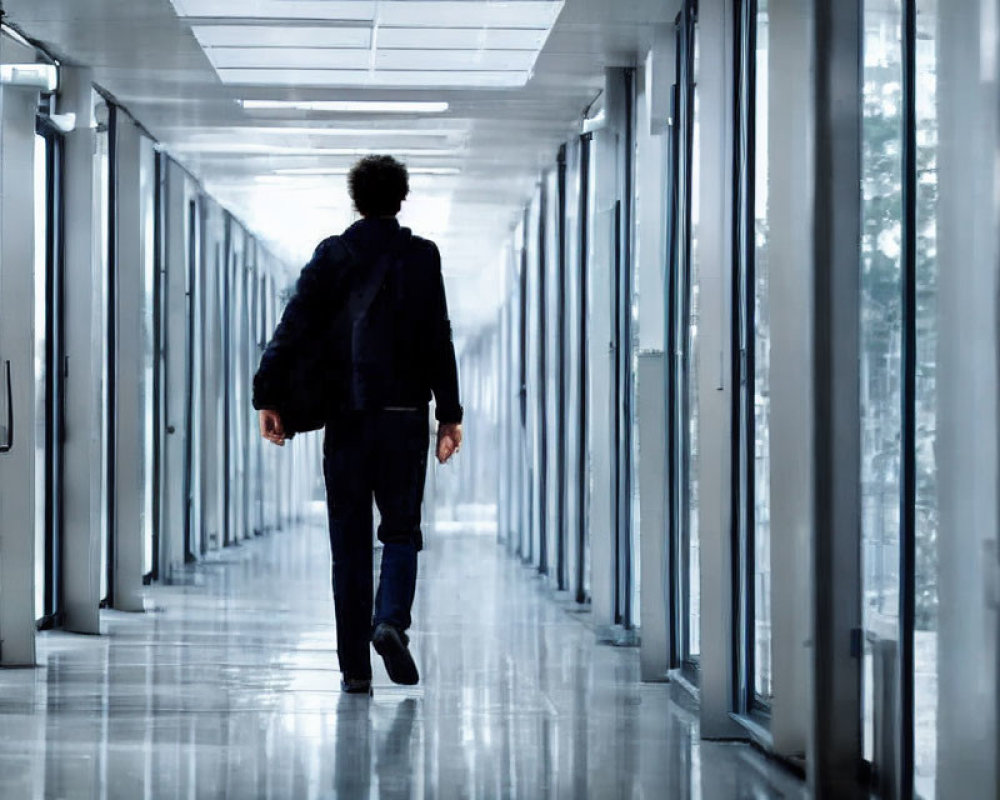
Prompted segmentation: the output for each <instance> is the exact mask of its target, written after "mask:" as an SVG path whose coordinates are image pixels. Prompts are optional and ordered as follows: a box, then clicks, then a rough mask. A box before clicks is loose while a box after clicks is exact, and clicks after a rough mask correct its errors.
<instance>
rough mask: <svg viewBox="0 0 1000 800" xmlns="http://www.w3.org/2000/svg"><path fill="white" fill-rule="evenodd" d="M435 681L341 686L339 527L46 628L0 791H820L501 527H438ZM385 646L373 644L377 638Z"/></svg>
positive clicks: (2, 695) (56, 794)
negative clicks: (620, 634)
mask: <svg viewBox="0 0 1000 800" xmlns="http://www.w3.org/2000/svg"><path fill="white" fill-rule="evenodd" d="M421 568H422V572H421V579H420V584H419V587H418V596H417V602H416V607H415V626H414V629H413V630H412V631H411V634H412V640H413V643H412V647H413V650H414V653H415V656H416V658H417V662H418V664H419V666H420V668H421V673H422V682H421V684H420V685H419V686H417V687H413V688H407V689H404V688H402V687H397V686H394V685H392V684H391V683H389V681H388V679H387V678H386V676H385V672H384V670H383V668H382V665H381V663H379V662H378V659H377V656H376V657H375V659H376V662H375V695H374V697H373V698H371V699H368V698H366V697H363V696H361V697H359V696H356V695H351V696H347V695H342V694H341V693H340V691H339V683H340V675H339V673H338V672H337V660H336V650H335V647H336V643H335V638H334V629H333V622H332V620H333V609H332V601H331V599H330V590H329V585H328V575H329V562H328V555H327V544H326V532H325V529H324V528H323V526H322V524H321V523H319V522H317V523H314V524H310V525H306V526H303V527H302V528H301V529H298V530H295V531H288V532H282V533H278V534H274V535H271V536H268V537H265V538H262V539H259V540H256V541H254V542H251V543H248V544H244V545H241V546H240V547H237V548H233V549H229V550H226V551H224V552H223V553H221V554H220V555H219V557H218V558H217V559H216V560H212V561H209V562H204V563H202V564H198V565H193V566H191V567H189V568H187V569H186V570H185V572H184V574H183V580H182V581H181V582H179V583H178V584H175V585H172V586H155V587H151V588H150V589H149V590H148V595H147V606H148V609H149V610H148V611H147V613H146V614H137V615H126V614H120V613H116V612H105V614H104V627H105V630H106V635H104V636H101V637H78V636H73V635H70V634H65V633H60V632H54V633H47V634H43V635H41V636H40V653H41V656H40V658H41V660H42V661H43V664H42V666H40V667H39V668H38V669H35V670H11V671H5V672H0V798H4V800H7V798H10V799H11V800H20V799H21V798H41V797H49V798H123V800H124V799H126V798H127V800H137V799H138V798H241V799H243V798H296V799H297V800H298V799H300V798H301V799H303V800H306V799H308V798H341V799H342V800H353V799H354V798H410V799H414V800H416V799H419V798H526V799H527V800H536V799H537V798H573V800H577V799H581V800H582V799H583V798H600V799H603V798H670V799H673V798H678V799H680V800H683V799H684V798H705V800H716V799H718V800H729V798H734V799H735V798H740V799H741V800H742V799H743V798H771V797H791V798H802V797H804V796H805V789H804V788H803V785H802V783H801V782H800V781H798V780H797V779H795V778H794V777H791V776H789V775H788V774H787V773H786V772H785V771H784V770H783V769H781V768H779V767H777V766H775V765H774V764H772V763H771V762H769V761H768V760H767V759H765V758H764V757H763V756H761V755H760V754H759V753H757V752H756V751H754V750H752V749H751V748H750V747H748V746H746V745H741V744H722V743H711V742H702V741H700V739H699V738H698V723H697V716H696V714H695V713H694V712H693V709H692V707H691V703H690V701H689V700H688V699H687V697H686V695H684V693H683V692H682V691H680V690H678V689H676V688H672V687H670V686H667V685H662V684H658V685H649V684H641V683H639V682H638V674H639V666H638V654H637V653H636V651H635V650H634V649H622V648H610V647H605V646H598V645H596V644H595V643H594V636H593V634H592V633H591V631H590V630H589V629H587V627H586V626H584V625H583V624H581V622H580V621H579V619H578V615H574V614H571V613H568V612H567V610H566V609H564V608H562V607H560V606H559V605H558V604H557V603H555V602H552V601H551V600H550V599H548V597H547V596H546V593H545V590H544V589H542V588H541V587H540V586H539V584H538V582H537V580H536V579H535V578H533V577H532V575H531V574H530V572H529V571H527V570H525V569H523V568H522V567H520V566H519V565H518V564H516V563H515V562H513V561H512V560H510V559H509V558H508V557H507V556H506V555H504V553H503V551H502V550H501V549H500V548H499V547H497V546H496V545H495V544H494V542H493V540H492V538H491V537H484V536H481V535H462V534H454V533H453V534H448V535H444V534H441V535H436V534H432V535H430V536H429V537H428V549H427V550H426V551H425V553H424V554H423V555H422V561H421ZM373 656H374V654H373Z"/></svg>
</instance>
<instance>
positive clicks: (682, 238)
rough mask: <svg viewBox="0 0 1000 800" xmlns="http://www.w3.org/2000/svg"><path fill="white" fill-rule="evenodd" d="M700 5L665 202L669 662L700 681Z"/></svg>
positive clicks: (690, 6) (690, 37)
mask: <svg viewBox="0 0 1000 800" xmlns="http://www.w3.org/2000/svg"><path fill="white" fill-rule="evenodd" d="M697 13H698V9H697V2H696V1H695V0H687V1H686V2H685V4H684V7H683V9H682V10H681V13H680V14H678V15H677V21H676V23H675V35H676V67H675V75H676V76H677V83H676V84H675V85H674V88H673V97H672V101H671V102H672V114H671V118H672V125H671V131H670V143H669V147H670V153H669V161H670V170H671V176H672V180H671V181H670V184H669V185H670V187H671V189H670V191H671V195H670V197H669V198H668V200H669V202H668V219H667V231H668V258H669V264H668V266H669V273H668V276H669V280H668V282H667V283H668V288H667V292H668V297H667V309H668V313H667V315H666V316H667V339H666V340H667V347H668V350H669V352H670V354H671V361H670V365H669V369H668V376H667V382H668V386H667V414H668V422H667V431H668V440H667V441H668V448H669V452H668V459H667V463H668V480H669V483H670V485H669V486H668V487H667V494H668V496H669V498H670V548H669V562H670V563H669V564H668V565H667V567H668V574H669V575H670V580H671V591H670V595H671V614H670V618H671V630H670V631H669V633H670V643H671V663H672V664H673V666H674V667H676V668H680V669H681V670H682V671H683V672H684V674H685V675H686V676H687V678H688V679H689V680H692V681H695V682H696V681H697V679H698V659H699V654H700V651H701V646H700V639H699V625H700V602H699V601H700V578H699V574H700V573H699V547H698V382H697V376H698V274H697V239H698V156H699V153H698V93H697V83H696V69H697V61H698V59H697V48H698V42H697V24H698V23H697Z"/></svg>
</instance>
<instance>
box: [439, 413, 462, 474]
mask: <svg viewBox="0 0 1000 800" xmlns="http://www.w3.org/2000/svg"><path fill="white" fill-rule="evenodd" d="M461 447H462V426H461V425H460V424H457V423H452V424H448V425H438V446H437V460H438V461H439V462H441V463H442V464H446V463H448V459H450V458H451V457H452V456H453V455H455V453H457V452H458V451H459V450H460V449H461Z"/></svg>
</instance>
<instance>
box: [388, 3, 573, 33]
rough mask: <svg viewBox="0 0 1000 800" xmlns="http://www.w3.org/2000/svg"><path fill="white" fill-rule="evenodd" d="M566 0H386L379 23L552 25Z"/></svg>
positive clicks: (450, 25)
mask: <svg viewBox="0 0 1000 800" xmlns="http://www.w3.org/2000/svg"><path fill="white" fill-rule="evenodd" d="M562 7H563V0H507V2H474V1H472V2H470V0H383V2H380V3H379V4H378V7H377V10H378V14H377V19H378V22H379V24H380V25H388V26H400V27H430V28H434V27H442V28H542V29H546V30H547V29H549V28H551V27H552V24H553V23H554V22H555V21H556V18H557V17H558V16H559V12H560V11H562Z"/></svg>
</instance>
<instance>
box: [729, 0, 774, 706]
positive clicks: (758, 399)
mask: <svg viewBox="0 0 1000 800" xmlns="http://www.w3.org/2000/svg"><path fill="white" fill-rule="evenodd" d="M767 23H768V5H767V0H744V2H743V3H742V4H741V6H740V17H739V36H738V39H737V42H738V48H737V75H738V83H737V92H738V105H737V108H738V112H737V125H738V127H737V141H736V154H737V174H736V185H735V197H736V200H735V204H734V207H735V211H736V213H735V220H734V225H735V231H736V253H735V263H736V269H735V271H734V286H733V294H734V297H735V303H734V319H733V352H734V354H736V357H734V359H733V371H734V375H733V379H734V385H735V386H737V387H738V391H737V392H735V393H734V398H733V400H734V404H735V406H734V409H733V421H734V445H735V446H734V448H733V455H734V463H733V478H734V481H735V487H734V489H735V491H734V496H733V500H734V515H733V521H734V526H735V527H734V537H733V538H734V545H735V551H736V553H737V554H738V559H739V565H740V570H739V582H738V587H737V588H738V594H737V602H738V609H737V630H738V631H739V641H738V647H737V665H736V667H737V669H736V672H735V676H736V682H735V683H736V685H735V687H734V688H735V692H736V697H735V701H736V702H735V707H736V710H737V712H738V713H741V714H750V713H754V714H766V713H767V712H768V710H769V709H770V703H771V536H770V533H771V528H770V506H771V503H770V500H771V487H770V378H769V376H770V370H769V364H770V324H769V323H770V315H769V304H768V288H769V287H768V264H767V233H768V218H767V200H768V172H767V167H768V161H767V159H768V151H767V74H768V73H767V52H768V35H767V34H768V24H767Z"/></svg>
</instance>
